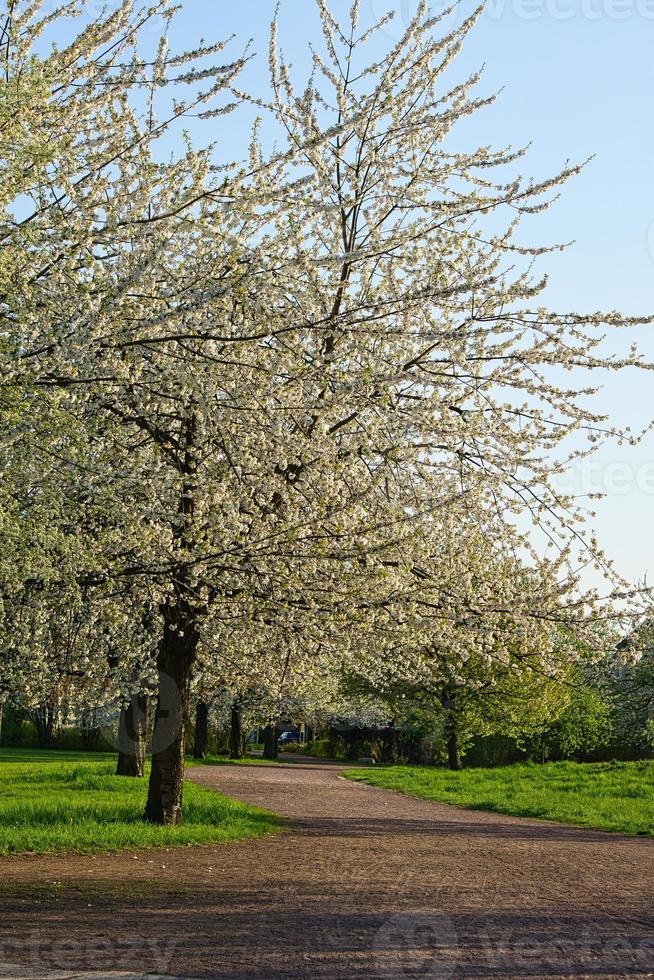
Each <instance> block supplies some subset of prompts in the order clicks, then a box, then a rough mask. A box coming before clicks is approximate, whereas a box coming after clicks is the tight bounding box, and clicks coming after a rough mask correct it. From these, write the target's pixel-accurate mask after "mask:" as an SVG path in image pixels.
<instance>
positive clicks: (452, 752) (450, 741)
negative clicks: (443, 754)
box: [441, 691, 463, 772]
mask: <svg viewBox="0 0 654 980" xmlns="http://www.w3.org/2000/svg"><path fill="white" fill-rule="evenodd" d="M441 703H442V705H443V708H444V710H445V738H446V741H447V764H448V766H449V767H450V769H452V770H453V771H454V772H458V771H459V770H461V769H463V763H462V761H461V752H460V749H459V731H458V726H457V717H456V695H455V694H454V692H453V691H445V692H444V693H443V695H442V697H441Z"/></svg>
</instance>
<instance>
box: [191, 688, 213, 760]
mask: <svg viewBox="0 0 654 980" xmlns="http://www.w3.org/2000/svg"><path fill="white" fill-rule="evenodd" d="M208 740H209V705H208V704H207V702H206V701H198V706H197V708H196V710H195V742H194V744H193V758H194V759H206V757H207V742H208Z"/></svg>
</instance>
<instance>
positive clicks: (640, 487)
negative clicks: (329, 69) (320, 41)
mask: <svg viewBox="0 0 654 980" xmlns="http://www.w3.org/2000/svg"><path fill="white" fill-rule="evenodd" d="M181 2H182V6H183V11H182V13H181V14H180V16H179V18H178V20H177V22H176V23H177V25H178V26H177V28H176V31H175V33H174V35H173V43H174V47H176V48H182V47H186V46H192V47H195V46H196V41H197V39H198V38H199V37H205V38H206V39H207V40H210V39H214V38H216V37H224V36H226V35H229V34H231V33H234V34H236V36H237V38H238V39H239V41H238V44H237V43H236V42H235V47H234V49H233V50H234V53H235V54H236V53H237V51H239V50H240V45H241V43H242V42H245V41H247V40H248V39H250V38H252V39H253V48H252V49H253V51H254V52H255V53H256V58H255V59H254V61H253V62H252V63H251V64H250V65H249V67H248V70H247V72H246V78H245V80H244V87H246V88H250V89H252V88H256V87H257V86H259V88H261V87H262V85H263V84H265V79H266V72H267V31H268V25H269V22H270V19H271V16H272V13H273V10H274V7H275V2H276V0H239V2H234V0H229V2H228V0H181ZM440 2H441V0H435V4H434V5H433V7H432V9H433V10H434V11H436V10H437V9H439V6H438V4H439V3H440ZM331 3H332V9H333V10H334V13H335V14H336V15H337V16H343V15H346V14H347V12H348V10H349V7H350V4H351V0H331ZM94 4H95V5H96V6H97V3H96V0H89V7H90V8H91V7H92V6H93V5H94ZM414 4H415V0H362V18H363V20H364V21H371V20H372V19H373V18H374V17H375V16H376V15H380V14H382V13H385V12H386V11H388V10H390V9H393V10H395V11H396V26H393V25H391V26H390V27H389V28H388V33H389V39H391V40H392V39H393V38H394V37H397V36H398V32H399V30H400V29H401V26H402V24H403V23H404V24H406V22H407V19H408V18H409V17H410V15H411V11H412V10H414ZM473 6H474V4H473V3H470V4H468V5H465V4H464V5H463V6H462V7H461V9H460V11H458V12H457V13H455V14H453V15H451V16H450V19H449V22H450V23H454V22H455V18H457V19H458V20H460V19H461V18H462V17H463V16H465V14H467V13H468V12H469V11H471V10H472V9H473ZM317 32H318V28H317V20H316V15H315V8H314V4H313V0H281V34H280V40H281V43H282V46H283V47H284V49H285V52H286V54H287V56H288V58H289V60H291V61H292V62H293V63H294V64H295V65H296V66H298V67H302V66H304V65H306V64H307V45H308V43H309V42H310V41H311V40H312V39H314V40H315V39H316V38H317V37H318V33H317ZM460 61H461V64H460V66H458V67H457V68H456V70H455V71H456V73H461V72H462V71H464V70H466V69H472V68H476V67H479V65H480V64H482V63H483V64H484V65H485V74H484V82H483V87H484V88H485V89H486V90H487V91H489V92H490V91H493V90H496V89H500V88H502V89H503V92H502V94H501V96H500V98H499V100H498V102H497V103H496V105H495V106H494V107H492V108H491V109H488V110H485V111H484V112H483V113H482V114H479V115H477V116H475V118H474V123H473V124H471V125H474V127H475V137H476V141H478V142H480V143H482V142H483V143H493V144H496V145H497V144H498V145H503V144H506V143H512V144H513V145H515V146H517V145H521V144H524V143H527V142H529V141H532V142H533V149H532V151H531V153H530V156H529V158H528V163H527V164H525V165H524V167H523V168H522V169H523V170H524V171H525V172H529V173H530V174H533V175H534V176H535V177H537V178H541V177H545V176H548V175H550V174H551V173H552V172H555V171H556V169H557V168H558V167H559V166H561V165H562V164H563V163H564V162H565V161H566V160H567V159H571V160H574V161H581V160H584V159H585V158H587V157H588V156H591V155H593V154H594V155H595V158H594V160H593V161H592V162H591V163H590V164H589V165H588V167H587V169H586V171H585V172H584V173H583V174H582V175H581V176H580V177H578V178H576V180H575V181H574V182H572V183H571V184H568V186H567V188H565V189H564V192H563V196H562V198H561V200H560V202H558V203H557V205H556V206H555V207H554V209H553V210H552V211H551V212H549V213H548V214H547V215H545V216H543V217H541V218H540V219H538V225H537V226H535V227H534V232H535V233H536V232H537V234H535V240H536V241H537V242H538V244H542V243H543V242H548V241H550V240H556V241H570V240H573V239H574V240H575V244H574V245H573V247H572V248H571V249H570V250H569V251H568V252H567V253H565V254H564V255H556V256H552V257H549V258H547V260H546V262H545V269H546V271H548V272H549V274H550V286H549V287H548V293H547V297H546V299H547V301H548V302H549V304H550V305H552V306H555V307H557V308H559V309H575V310H588V309H592V310H595V309H600V308H602V309H619V310H621V311H623V312H625V313H644V312H652V313H654V165H653V164H654V104H653V98H652V96H653V93H654V0H489V3H488V5H487V8H486V11H485V13H484V14H483V15H482V18H481V22H480V24H479V25H478V26H477V28H476V30H475V31H474V33H473V35H472V36H471V37H470V38H469V40H468V43H467V45H466V49H465V51H464V53H462V55H461V56H460ZM229 118H230V119H233V123H230V125H229V126H227V127H225V126H221V130H222V132H223V134H224V135H223V139H226V140H227V144H228V145H226V146H225V148H224V149H225V156H227V157H230V156H231V155H232V154H231V152H230V150H231V149H232V147H230V146H229V142H230V141H233V143H234V146H233V150H234V152H235V153H236V154H238V153H239V152H242V147H243V138H242V137H243V136H244V135H245V133H244V132H243V131H242V130H241V127H239V125H238V124H237V122H236V119H234V117H229ZM641 339H642V342H643V347H644V349H645V350H646V351H647V352H648V354H649V355H650V356H651V357H652V358H653V359H654V327H652V328H648V329H647V330H646V331H641ZM611 346H612V347H613V346H615V349H616V350H617V349H621V350H622V349H624V342H623V341H622V340H620V341H611ZM653 394H654V374H645V375H641V376H640V377H636V376H634V374H630V375H629V376H626V375H625V376H622V377H619V378H618V377H616V376H614V377H613V378H612V379H611V380H610V381H609V383H607V386H606V388H605V390H604V391H603V393H602V401H601V404H602V408H603V409H605V410H606V411H607V412H609V413H610V414H611V416H612V417H613V418H614V419H615V420H616V422H619V423H630V424H632V425H633V426H634V428H638V427H641V426H642V425H644V424H646V422H647V421H648V418H649V417H651V416H654V397H652V395H653ZM573 480H574V481H576V483H575V485H578V486H579V487H580V489H583V488H584V487H585V488H588V489H591V490H602V489H604V490H607V491H608V496H607V498H606V499H605V500H604V501H603V502H601V503H598V504H596V505H594V506H595V509H596V510H597V519H596V522H595V523H596V527H597V531H598V536H599V539H600V543H601V544H602V545H603V546H604V548H605V550H606V551H607V552H608V554H609V555H610V557H612V558H613V559H614V561H615V562H616V564H617V567H618V570H620V571H621V572H622V573H623V574H624V575H626V576H627V577H628V578H629V579H631V580H635V579H638V578H641V577H643V576H644V575H645V574H646V573H647V571H648V570H651V571H653V572H654V432H653V433H651V434H649V435H648V436H647V438H646V439H645V440H644V441H643V443H642V444H641V445H640V446H638V447H636V448H630V449H629V448H624V447H623V448H620V447H616V446H613V447H607V448H605V449H603V450H602V451H601V453H600V455H599V456H598V457H597V459H596V460H595V462H594V463H592V464H590V465H589V466H587V467H585V470H584V472H583V473H578V474H573ZM653 578H654V576H653Z"/></svg>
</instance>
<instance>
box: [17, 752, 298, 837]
mask: <svg viewBox="0 0 654 980" xmlns="http://www.w3.org/2000/svg"><path fill="white" fill-rule="evenodd" d="M114 768H115V759H114V757H113V756H111V755H104V754H100V753H86V752H85V753H76V752H42V751H38V750H36V749H24V750H22V749H0V854H9V853H23V852H36V853H47V852H54V853H61V852H65V851H76V852H78V853H83V854H90V853H98V852H102V851H120V850H126V849H137V848H149V847H171V846H182V845H190V844H223V843H228V842H229V841H235V840H243V839H244V838H247V837H260V836H262V835H263V834H268V833H271V832H272V831H274V830H276V829H278V828H279V827H280V826H281V825H282V820H281V818H279V817H276V816H275V815H274V814H271V813H267V812H266V811H265V810H259V809H256V808H254V807H251V806H247V805H246V804H245V803H241V802H239V801H238V800H232V799H229V798H228V797H226V796H222V795H221V794H219V793H215V792H213V791H212V790H208V789H204V788H203V787H201V786H197V785H195V784H193V783H189V782H187V783H186V785H185V789H184V822H183V824H181V826H179V827H158V826H153V825H152V824H147V823H144V822H143V821H142V820H141V814H142V813H143V806H144V802H145V794H146V789H147V782H146V780H143V779H129V778H125V777H119V776H114Z"/></svg>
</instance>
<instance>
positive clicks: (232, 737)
mask: <svg viewBox="0 0 654 980" xmlns="http://www.w3.org/2000/svg"><path fill="white" fill-rule="evenodd" d="M229 758H230V759H242V758H243V713H242V711H241V705H240V704H239V703H238V702H234V704H233V705H232V719H231V726H230V734H229Z"/></svg>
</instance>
